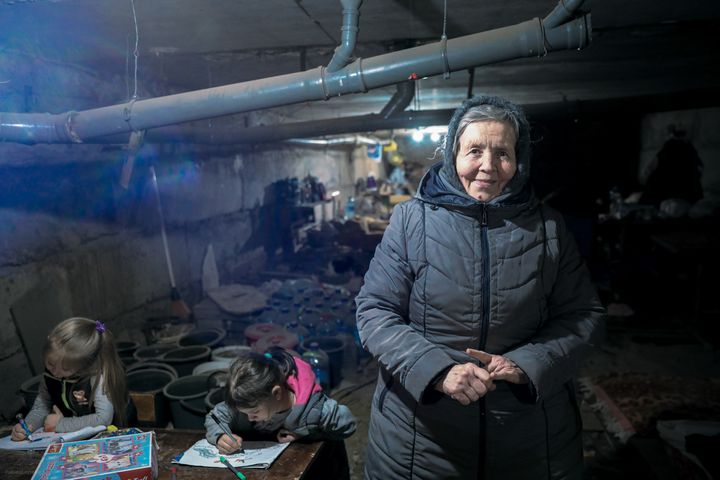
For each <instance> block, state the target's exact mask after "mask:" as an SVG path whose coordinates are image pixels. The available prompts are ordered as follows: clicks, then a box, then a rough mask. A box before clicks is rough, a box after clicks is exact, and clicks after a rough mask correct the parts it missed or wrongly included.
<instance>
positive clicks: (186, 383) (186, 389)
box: [163, 375, 208, 429]
mask: <svg viewBox="0 0 720 480" xmlns="http://www.w3.org/2000/svg"><path fill="white" fill-rule="evenodd" d="M163 393H164V394H165V397H166V398H167V399H168V401H169V402H170V412H171V413H172V421H173V426H174V427H175V428H192V429H203V428H204V422H205V415H204V414H202V415H200V414H198V413H197V412H195V411H192V410H189V409H188V408H185V407H183V405H182V404H181V403H180V402H182V401H183V400H185V401H186V405H187V401H190V400H193V399H198V398H202V399H204V398H205V396H206V395H207V393H208V376H207V375H190V376H187V377H181V378H178V379H176V380H173V381H172V382H170V383H168V384H167V385H166V386H165V388H164V389H163ZM192 404H195V403H194V402H193V403H192Z"/></svg>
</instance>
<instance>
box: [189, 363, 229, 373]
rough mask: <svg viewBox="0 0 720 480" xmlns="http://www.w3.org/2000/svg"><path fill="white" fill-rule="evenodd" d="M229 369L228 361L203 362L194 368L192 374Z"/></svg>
mask: <svg viewBox="0 0 720 480" xmlns="http://www.w3.org/2000/svg"><path fill="white" fill-rule="evenodd" d="M227 371H228V364H227V362H216V361H211V362H203V363H201V364H199V365H198V366H196V367H195V368H193V371H192V374H193V375H212V374H213V373H216V372H225V373H227Z"/></svg>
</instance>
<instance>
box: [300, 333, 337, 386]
mask: <svg viewBox="0 0 720 480" xmlns="http://www.w3.org/2000/svg"><path fill="white" fill-rule="evenodd" d="M302 358H303V360H305V361H306V362H307V363H308V364H309V365H310V367H311V368H312V370H313V373H315V377H316V378H317V381H318V383H319V384H320V386H321V387H322V388H323V390H329V389H330V358H329V357H328V354H327V353H325V352H324V351H322V350H320V345H319V344H318V343H317V342H311V343H310V345H308V349H307V350H305V352H304V353H303V354H302Z"/></svg>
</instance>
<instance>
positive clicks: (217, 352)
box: [211, 345, 251, 366]
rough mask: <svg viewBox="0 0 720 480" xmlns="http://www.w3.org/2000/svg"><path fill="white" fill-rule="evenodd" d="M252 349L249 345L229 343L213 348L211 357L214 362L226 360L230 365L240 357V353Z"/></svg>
mask: <svg viewBox="0 0 720 480" xmlns="http://www.w3.org/2000/svg"><path fill="white" fill-rule="evenodd" d="M250 351H251V348H250V347H248V346H247V345H228V346H225V347H220V348H215V349H213V351H212V357H211V358H212V360H213V361H214V362H224V363H227V364H228V366H229V365H230V364H231V363H232V362H233V361H234V360H235V359H236V358H237V357H238V355H240V354H241V353H247V352H250Z"/></svg>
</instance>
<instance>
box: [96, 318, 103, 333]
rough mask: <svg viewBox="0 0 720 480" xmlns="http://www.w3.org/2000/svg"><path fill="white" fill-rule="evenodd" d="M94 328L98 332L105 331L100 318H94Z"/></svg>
mask: <svg viewBox="0 0 720 480" xmlns="http://www.w3.org/2000/svg"><path fill="white" fill-rule="evenodd" d="M95 330H97V331H98V332H100V333H105V324H104V323H103V322H101V321H100V320H95Z"/></svg>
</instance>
